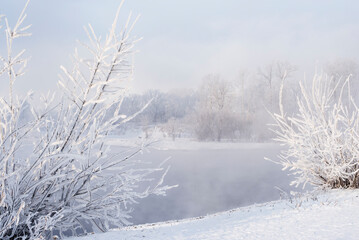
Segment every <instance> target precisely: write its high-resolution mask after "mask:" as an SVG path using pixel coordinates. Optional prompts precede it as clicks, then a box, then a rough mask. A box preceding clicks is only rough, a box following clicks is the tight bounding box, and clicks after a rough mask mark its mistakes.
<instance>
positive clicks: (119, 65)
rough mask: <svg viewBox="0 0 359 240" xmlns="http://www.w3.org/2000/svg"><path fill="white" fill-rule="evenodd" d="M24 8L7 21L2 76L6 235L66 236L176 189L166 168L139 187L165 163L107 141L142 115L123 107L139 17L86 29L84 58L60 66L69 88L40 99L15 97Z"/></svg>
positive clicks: (0, 230)
mask: <svg viewBox="0 0 359 240" xmlns="http://www.w3.org/2000/svg"><path fill="white" fill-rule="evenodd" d="M26 5H27V4H26ZM121 5H122V4H121ZM25 9H26V7H25ZM25 9H24V10H23V11H22V13H21V14H20V17H19V19H18V21H17V23H16V24H15V26H14V27H10V25H9V24H8V21H7V19H6V18H3V19H2V20H4V21H2V23H5V24H4V25H5V29H6V30H5V33H6V41H7V42H6V47H7V53H6V54H5V57H1V61H2V62H3V66H2V67H1V68H0V74H1V76H2V78H3V79H1V80H4V79H5V78H7V79H8V80H9V96H6V97H3V98H0V239H3V240H5V239H44V238H50V237H51V235H52V234H53V233H56V234H59V235H60V237H62V236H63V234H64V233H66V234H70V235H72V234H75V235H76V234H79V233H84V232H86V231H87V230H89V229H90V230H93V229H98V230H103V231H105V230H107V229H108V228H109V227H113V226H121V225H123V224H127V223H128V222H127V219H128V217H129V216H128V213H129V212H130V211H131V209H130V208H129V207H128V204H131V203H135V202H136V200H137V199H140V198H144V197H147V196H148V195H149V194H157V195H164V194H165V191H166V190H167V189H169V188H170V187H168V186H162V183H163V177H164V174H162V177H161V178H160V179H159V181H158V182H156V183H155V184H149V187H147V188H143V185H140V183H141V182H143V181H150V180H151V176H149V175H150V174H152V173H155V172H158V171H161V172H162V173H163V171H162V170H163V169H162V167H161V166H159V167H158V168H156V169H147V168H143V167H141V165H138V164H140V163H138V162H135V161H134V160H133V158H131V157H132V156H133V155H134V154H136V152H139V151H141V149H138V150H136V151H135V152H131V153H127V155H124V154H123V153H122V155H121V154H119V153H118V154H113V152H110V151H109V150H110V147H109V146H107V145H106V136H107V135H108V134H109V133H110V132H111V131H113V130H114V129H115V128H116V127H118V126H119V125H121V124H123V123H125V122H127V121H130V120H131V119H132V118H134V117H135V116H136V115H137V113H135V114H133V115H132V116H127V117H126V116H124V115H121V114H120V112H121V109H120V107H121V103H122V101H123V98H124V92H125V88H124V87H125V86H126V82H127V81H128V80H130V79H131V77H132V64H131V62H129V59H131V57H130V55H131V53H132V50H133V47H134V43H135V42H136V39H133V38H131V37H130V33H131V30H132V27H133V23H131V21H130V17H129V19H128V21H127V22H126V24H125V26H124V27H123V28H122V30H121V31H120V33H119V34H117V31H116V24H117V18H118V12H117V15H116V17H115V21H114V23H113V24H112V28H111V30H110V32H109V34H108V35H107V37H106V38H105V39H104V41H101V40H100V38H99V37H97V36H96V35H95V33H94V31H93V29H92V27H91V26H89V30H88V32H87V33H88V37H89V44H84V46H85V49H86V51H87V53H84V56H85V57H80V54H79V53H78V51H75V54H74V58H73V59H74V62H73V69H71V70H69V69H66V68H65V67H61V69H62V70H63V76H62V80H61V81H60V82H59V86H60V88H61V91H62V93H63V94H62V95H61V96H60V97H55V96H53V95H51V94H50V95H49V96H47V97H43V98H41V102H42V103H43V106H39V103H38V102H39V101H34V100H32V96H31V94H28V95H27V96H26V97H18V96H16V95H15V94H13V84H14V82H15V81H16V80H17V78H18V77H20V76H21V75H22V74H23V70H24V68H25V66H26V59H25V58H24V51H20V52H15V51H14V49H13V43H14V42H15V41H16V40H17V38H19V37H24V36H28V35H30V34H29V33H27V30H28V29H29V26H23V24H24V21H25V18H26V14H25ZM134 22H135V21H134ZM83 52H84V51H83ZM2 84H3V83H2ZM33 102H36V104H33ZM114 106H115V109H116V110H115V111H114V112H113V111H112V112H111V114H110V112H109V109H113V108H114ZM25 117H26V118H27V119H25ZM164 172H167V171H164Z"/></svg>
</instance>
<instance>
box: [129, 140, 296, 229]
mask: <svg viewBox="0 0 359 240" xmlns="http://www.w3.org/2000/svg"><path fill="white" fill-rule="evenodd" d="M280 149H281V147H280V146H278V145H275V144H268V143H267V144H253V146H252V147H251V145H250V144H247V145H246V146H244V147H243V148H240V149H223V150H218V149H217V150H214V149H212V150H211V149H201V150H187V151H183V150H168V151H161V150H151V152H149V153H144V154H143V155H138V156H137V157H136V158H141V159H142V160H144V161H151V162H153V164H154V165H156V164H159V163H160V162H161V161H163V160H164V159H166V158H167V157H169V156H171V160H170V161H169V165H171V169H170V171H169V173H168V174H167V176H166V178H165V184H168V185H175V184H179V187H177V188H175V189H172V190H170V191H168V192H167V196H166V197H161V196H150V197H148V198H145V199H142V200H141V201H140V202H139V204H137V205H134V206H133V207H134V209H135V210H134V212H133V213H132V214H131V215H132V216H133V218H132V219H130V221H131V222H132V223H134V224H141V223H153V222H159V221H167V220H176V219H183V218H190V217H198V216H203V215H207V214H211V213H216V212H220V211H226V210H229V209H233V208H238V207H242V206H247V205H250V204H254V203H262V202H267V201H271V200H276V199H279V198H280V193H279V191H278V190H277V189H276V188H275V187H279V188H281V189H282V190H284V191H287V192H289V191H290V190H295V191H300V190H301V189H294V188H293V187H291V186H289V183H290V181H291V177H289V176H288V175H287V172H283V171H282V170H281V166H279V165H276V164H274V163H272V162H269V161H267V160H264V157H268V158H271V159H273V160H275V159H276V158H277V155H278V154H279V151H280Z"/></svg>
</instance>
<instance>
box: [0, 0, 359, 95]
mask: <svg viewBox="0 0 359 240" xmlns="http://www.w3.org/2000/svg"><path fill="white" fill-rule="evenodd" d="M24 3H25V1H24V0H16V1H14V0H1V2H0V13H1V14H6V15H7V16H8V18H9V19H10V23H14V21H15V18H16V16H17V15H18V14H19V12H20V11H21V7H22V5H23V4H24ZM119 3H120V0H62V1H59V0H56V1H55V0H32V1H31V3H30V5H29V9H28V11H27V13H28V19H27V22H28V23H31V24H32V28H31V32H32V33H33V36H32V37H30V38H27V39H25V40H24V41H21V42H20V43H19V45H18V46H19V47H24V48H26V49H27V50H28V54H29V55H31V62H30V64H29V68H28V72H27V75H26V77H23V78H22V79H21V80H19V81H21V83H19V82H18V83H17V87H18V88H20V89H30V88H31V89H34V90H42V91H43V90H46V89H54V88H55V86H56V82H57V80H58V76H57V75H58V74H59V72H60V70H59V65H61V64H62V65H68V64H69V61H70V60H69V56H70V54H71V53H72V52H73V49H74V47H75V46H76V40H85V39H86V35H85V33H84V31H83V26H85V25H86V24H87V23H91V24H92V25H93V26H94V28H95V31H96V32H98V33H101V34H102V35H104V34H105V33H106V31H107V30H108V29H109V26H110V25H111V23H112V19H113V17H114V15H115V12H116V9H117V6H118V5H119ZM358 9H359V2H358V1H354V0H352V1H339V0H336V1H334V0H315V1H314V0H312V1H309V0H290V1H289V0H287V1H284V0H273V1H269V0H268V1H264V0H262V1H258V0H252V1H242V0H127V1H126V2H125V5H124V8H123V9H122V12H121V13H122V16H123V19H125V18H126V17H127V15H128V13H129V11H130V10H132V11H133V13H134V15H137V14H141V18H140V21H139V22H138V23H137V25H136V28H135V31H134V34H135V35H137V36H140V37H143V40H142V41H141V42H140V43H139V44H138V45H137V49H138V50H139V53H138V54H137V55H136V57H135V81H134V86H133V88H134V89H135V91H143V90H146V89H149V88H160V89H163V90H165V89H170V88H180V87H186V88H196V87H197V86H198V85H199V83H200V82H201V80H202V78H203V76H204V75H206V74H208V73H219V74H221V75H222V76H223V77H224V78H228V79H229V80H231V79H233V78H235V77H236V76H237V75H238V72H239V71H241V70H243V69H247V68H251V69H256V68H257V67H259V66H261V65H264V64H266V63H269V62H271V61H273V60H283V61H284V60H285V61H289V62H291V63H292V64H294V65H297V66H298V68H299V70H300V71H308V69H314V68H315V65H316V64H324V63H326V62H330V61H335V60H336V59H353V60H357V56H358V52H359V51H358V50H359V44H358V43H359V14H358V12H357V11H358ZM1 41H2V43H1V44H2V45H4V42H3V39H1ZM2 49H3V48H2ZM0 86H4V84H3V83H1V85H0Z"/></svg>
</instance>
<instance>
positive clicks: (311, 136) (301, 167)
mask: <svg viewBox="0 0 359 240" xmlns="http://www.w3.org/2000/svg"><path fill="white" fill-rule="evenodd" d="M331 83H332V81H330V78H328V77H323V76H321V75H315V76H314V78H313V81H312V84H311V87H307V86H305V84H304V83H300V89H301V97H300V98H298V99H297V106H298V113H297V114H296V115H294V116H287V115H286V114H285V113H284V112H283V106H282V101H280V105H281V106H280V109H281V113H280V114H273V118H274V120H275V121H276V124H275V125H274V127H273V131H274V132H275V133H276V135H277V137H276V139H275V140H277V141H278V142H280V143H281V144H283V145H284V146H286V147H287V150H285V151H283V152H282V153H281V156H280V157H281V160H280V162H279V163H280V164H281V165H283V169H289V170H290V171H291V172H292V173H293V174H294V175H295V176H296V179H295V180H294V181H293V184H295V185H297V186H298V185H300V184H303V185H305V184H307V183H310V184H312V185H315V186H324V187H331V188H340V187H341V188H358V187H359V162H358V161H359V109H358V107H357V105H356V103H355V101H354V100H353V97H352V95H351V92H350V76H349V77H348V78H347V79H346V80H344V81H343V80H342V81H340V82H339V83H337V84H336V85H335V86H333V85H332V84H331ZM335 92H338V93H339V95H338V97H335V94H334V93H335Z"/></svg>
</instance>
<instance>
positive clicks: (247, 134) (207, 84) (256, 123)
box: [121, 60, 359, 141]
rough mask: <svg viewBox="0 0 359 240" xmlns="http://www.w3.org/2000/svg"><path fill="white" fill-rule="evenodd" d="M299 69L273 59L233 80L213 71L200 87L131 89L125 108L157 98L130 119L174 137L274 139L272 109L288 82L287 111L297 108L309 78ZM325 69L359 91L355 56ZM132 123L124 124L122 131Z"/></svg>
mask: <svg viewBox="0 0 359 240" xmlns="http://www.w3.org/2000/svg"><path fill="white" fill-rule="evenodd" d="M298 73H299V71H298V69H297V67H296V66H295V65H293V64H291V63H289V62H286V61H273V62H272V63H270V64H267V65H265V66H261V67H259V68H258V69H256V70H252V71H240V72H239V74H238V75H237V76H236V77H235V78H234V79H232V80H227V79H224V78H223V77H221V76H220V75H218V74H209V75H207V76H205V77H204V78H203V80H202V84H201V85H200V87H199V88H198V89H196V90H194V89H187V90H184V89H181V90H179V89H176V90H172V91H169V92H161V91H159V90H149V91H147V92H145V93H143V94H131V95H129V96H128V97H127V98H126V99H125V100H124V102H123V105H122V110H123V112H124V113H125V114H126V115H131V114H133V113H135V112H136V111H138V109H140V108H141V107H142V106H144V105H145V104H146V103H147V102H149V101H151V104H150V105H149V106H148V107H147V108H146V109H145V110H144V111H143V112H142V113H141V114H140V115H139V116H138V117H137V118H135V119H134V121H132V122H131V123H128V124H131V128H133V127H137V128H138V129H141V130H143V131H145V132H147V131H151V129H153V128H154V127H157V128H159V129H160V130H161V131H162V132H163V134H164V135H166V136H167V137H171V138H172V139H173V140H175V139H176V138H178V137H183V136H186V137H192V138H196V139H198V140H200V141H223V140H225V141H268V140H270V139H271V138H272V137H273V136H274V135H273V133H272V132H271V131H270V130H268V126H267V125H268V124H271V123H273V122H272V121H273V120H272V118H271V117H270V114H269V112H279V93H280V91H281V89H280V88H281V85H282V83H284V85H285V88H284V89H283V90H282V95H283V98H282V101H283V102H285V107H286V109H285V111H286V112H287V113H293V112H294V111H295V110H294V109H296V107H295V106H296V102H297V98H298V94H299V93H300V89H299V86H298V82H299V80H302V78H303V77H302V76H300V74H298ZM321 73H322V74H325V75H328V76H329V78H328V79H329V81H331V83H330V84H332V85H334V84H336V83H337V82H338V81H340V79H341V78H343V77H344V78H345V77H347V76H348V75H351V86H352V88H353V90H359V88H358V86H359V84H358V83H359V81H358V80H359V78H358V75H359V67H358V64H357V63H356V62H355V61H352V60H338V61H336V62H331V63H328V64H326V65H325V66H324V67H323V70H321ZM318 74H320V73H318ZM298 75H299V76H298ZM335 94H337V93H335ZM127 128H128V125H127V126H126V125H124V126H123V127H122V129H121V131H123V132H124V131H126V129H127Z"/></svg>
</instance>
